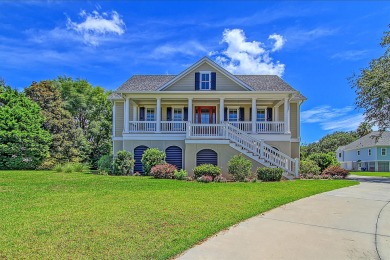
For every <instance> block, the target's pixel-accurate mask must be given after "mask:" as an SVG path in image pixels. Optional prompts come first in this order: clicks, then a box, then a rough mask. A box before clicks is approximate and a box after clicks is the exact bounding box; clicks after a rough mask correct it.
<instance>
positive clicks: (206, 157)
mask: <svg viewBox="0 0 390 260" xmlns="http://www.w3.org/2000/svg"><path fill="white" fill-rule="evenodd" d="M205 163H210V164H213V165H215V166H217V165H218V156H217V153H216V152H214V151H213V150H211V149H203V150H200V151H199V152H198V153H197V154H196V166H198V165H201V164H205Z"/></svg>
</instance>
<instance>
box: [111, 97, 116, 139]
mask: <svg viewBox="0 0 390 260" xmlns="http://www.w3.org/2000/svg"><path fill="white" fill-rule="evenodd" d="M115 119H116V102H115V101H114V102H113V105H112V136H115Z"/></svg>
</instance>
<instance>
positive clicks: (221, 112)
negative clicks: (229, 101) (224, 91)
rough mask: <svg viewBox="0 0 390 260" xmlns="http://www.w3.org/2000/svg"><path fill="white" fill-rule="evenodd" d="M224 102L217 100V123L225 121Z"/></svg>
mask: <svg viewBox="0 0 390 260" xmlns="http://www.w3.org/2000/svg"><path fill="white" fill-rule="evenodd" d="M224 101H225V100H224V99H223V98H220V99H219V122H221V123H223V121H224V120H225V102H224Z"/></svg>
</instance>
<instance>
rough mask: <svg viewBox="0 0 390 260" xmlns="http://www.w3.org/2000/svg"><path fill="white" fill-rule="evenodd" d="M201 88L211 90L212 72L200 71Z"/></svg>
mask: <svg viewBox="0 0 390 260" xmlns="http://www.w3.org/2000/svg"><path fill="white" fill-rule="evenodd" d="M200 89H201V90H210V89H211V75H210V72H200Z"/></svg>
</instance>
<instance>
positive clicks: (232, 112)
mask: <svg viewBox="0 0 390 260" xmlns="http://www.w3.org/2000/svg"><path fill="white" fill-rule="evenodd" d="M228 110H229V111H228V115H229V117H228V120H229V121H230V122H237V121H238V108H229V109H228Z"/></svg>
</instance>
